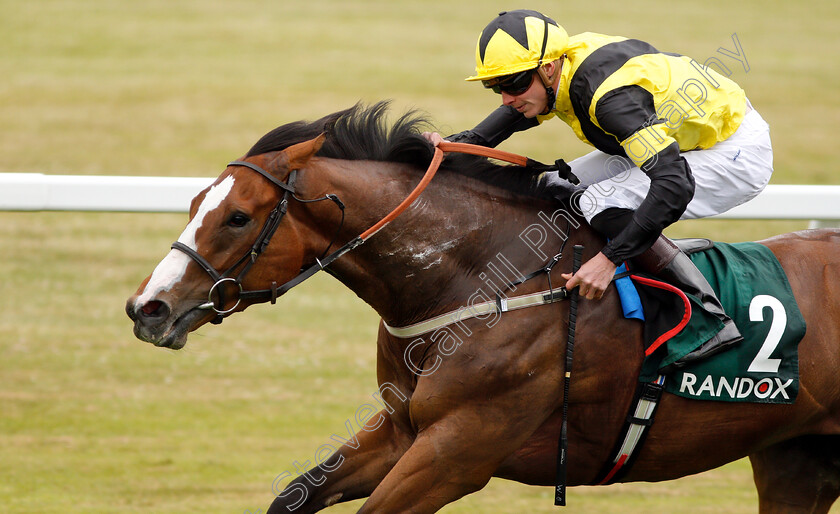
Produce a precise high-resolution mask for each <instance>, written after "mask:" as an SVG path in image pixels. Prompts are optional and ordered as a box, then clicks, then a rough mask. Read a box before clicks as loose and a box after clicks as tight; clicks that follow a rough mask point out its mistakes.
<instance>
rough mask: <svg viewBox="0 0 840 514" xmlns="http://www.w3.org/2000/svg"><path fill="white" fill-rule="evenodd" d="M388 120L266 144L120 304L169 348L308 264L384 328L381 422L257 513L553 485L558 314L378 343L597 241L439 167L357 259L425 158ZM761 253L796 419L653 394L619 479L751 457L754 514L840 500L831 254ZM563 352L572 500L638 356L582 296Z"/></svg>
mask: <svg viewBox="0 0 840 514" xmlns="http://www.w3.org/2000/svg"><path fill="white" fill-rule="evenodd" d="M386 111H387V109H386V106H385V104H384V103H380V104H376V105H373V106H370V107H364V106H356V107H354V108H351V109H348V110H346V111H342V112H338V113H335V114H332V115H329V116H326V117H324V118H322V119H320V120H318V121H316V122H312V123H306V122H296V123H292V124H288V125H284V126H281V127H279V128H277V129H275V130H273V131H271V132H269V133H268V134H266V135H265V136H264V137H263V138H262V139H260V140H259V141H258V142H257V143H256V144H255V145H254V147H253V148H251V150H250V151H249V152H248V153H247V155H245V156H244V157H243V158H242V159H241V160H240V161H236V162H234V163H232V164H231V165H230V166H229V167H228V168H227V169H225V171H224V172H223V173H222V174H221V175H220V176H219V178H218V179H217V180H216V181H215V182H214V183H213V185H211V186H210V187H208V188H207V189H205V190H204V191H202V192H201V193H199V194H198V195H197V196H196V197H195V198H194V199H193V202H192V205H191V208H190V221H189V223H188V225H187V227H186V229H185V230H184V232H183V233H182V234H181V236H180V237H179V239H178V242H176V243H175V244H174V245H173V249H172V250H171V251H170V253H169V254H168V255H167V256H166V257H165V258H164V259H163V260H162V261H161V262H160V264H159V265H158V266H157V267H156V268H155V270H154V271H153V273H152V274H151V275H150V276H149V277H148V278H147V279H146V280H145V281H144V282H143V283H142V284H141V285H140V287H139V288H138V290H137V292H136V294H135V295H133V296H132V297H131V298H130V299H129V300H128V302H127V306H126V310H127V313H128V315H129V317H130V318H131V319H132V320H133V321H134V332H135V334H136V336H137V337H138V338H140V339H142V340H144V341H147V342H150V343H152V344H154V345H156V346H162V347H169V348H174V349H178V348H181V347H182V346H183V345H184V344H185V343H186V340H187V334H188V333H189V332H190V331H193V330H195V329H197V328H198V327H200V326H201V325H203V324H205V323H207V322H219V321H221V319H222V318H223V317H225V316H228V315H230V314H233V313H235V312H239V311H242V310H244V309H245V308H246V307H247V306H248V305H251V304H253V303H256V302H261V301H269V300H270V301H272V302H273V301H274V300H276V298H277V297H278V296H279V295H281V294H282V293H283V292H285V290H287V289H288V287H287V286H288V284H287V282H288V281H294V280H299V279H295V277H299V275H300V273H301V270H318V269H321V268H324V269H326V271H327V272H328V273H330V274H331V275H333V276H334V277H335V278H337V279H338V280H339V281H340V282H342V283H343V284H344V285H345V286H347V287H348V288H350V289H351V290H352V291H353V292H355V293H356V294H357V295H358V296H359V297H360V298H362V299H363V300H364V301H365V302H367V303H368V304H369V305H371V306H372V307H373V308H374V309H375V310H376V312H377V313H378V314H379V315H380V316H381V318H382V321H381V322H380V329H379V334H378V339H377V378H378V382H379V384H380V386H381V392H382V400H383V407H384V408H383V409H382V410H381V411H379V412H367V413H363V414H364V415H363V416H362V421H363V423H365V424H364V426H363V427H362V429H361V430H359V432H358V433H357V434H356V435H355V436H354V437H353V438H352V439H350V440H348V442H347V444H345V445H344V446H343V447H341V448H340V449H338V450H337V451H336V452H335V453H333V454H332V455H331V456H329V457H325V458H324V459H323V460H322V461H321V462H320V464H319V466H316V467H314V468H313V469H311V470H309V471H308V472H307V473H306V474H304V475H301V476H300V477H298V478H297V479H295V480H294V481H292V482H291V483H290V484H288V486H287V488H286V489H285V490H284V491H283V492H281V493H280V494H279V496H277V498H276V499H275V501H274V503H273V504H272V506H271V508H270V512H288V511H294V512H316V511H319V510H321V509H323V508H325V507H328V506H330V505H332V504H334V503H336V502H343V501H348V500H353V499H357V498H365V497H367V498H368V499H367V500H366V502H365V503H364V505H363V506H362V507H361V509H360V511H359V512H388V513H392V512H407V511H411V512H434V511H437V510H438V509H440V508H441V507H443V506H444V505H446V504H448V503H450V502H453V501H455V500H457V499H458V498H460V497H462V496H464V495H466V494H469V493H472V492H474V491H477V490H479V489H481V488H482V487H484V485H485V484H487V482H488V481H489V480H490V478H491V477H494V476H495V477H503V478H506V479H510V480H516V481H519V482H523V483H526V484H534V485H553V483H554V480H555V465H556V456H557V452H558V446H559V445H558V433H559V431H560V427H561V422H562V409H561V404H562V398H563V393H564V391H563V389H564V385H563V384H564V374H565V372H566V369H565V361H564V348H565V345H566V342H567V337H568V333H569V331H568V316H569V309H570V302H568V301H557V302H549V303H547V304H545V305H542V306H537V307H533V308H523V309H519V310H510V311H508V312H505V313H504V314H498V313H495V314H493V313H488V314H483V315H479V316H474V317H471V318H469V319H467V318H466V317H465V318H464V319H460V320H459V321H458V323H457V324H456V325H455V326H452V327H451V330H450V331H449V332H441V331H438V332H435V333H432V334H431V335H429V334H426V335H425V336H423V337H412V338H411V339H407V338H403V337H398V336H395V335H392V333H391V331H389V327H405V326H410V325H412V324H415V323H418V322H422V321H424V320H427V319H429V318H433V317H435V316H438V315H440V314H442V313H447V312H453V311H457V310H458V309H459V308H462V307H464V306H469V305H477V303H478V300H485V299H489V300H491V303H492V300H493V298H494V294H493V290H494V289H496V290H498V289H502V288H503V286H504V284H503V281H502V280H501V278H500V276H505V275H509V274H508V273H507V272H505V271H504V270H505V269H508V270H511V269H516V270H517V271H520V272H521V271H530V270H532V269H539V268H540V267H541V266H543V265H544V263H545V259H546V258H549V259H550V258H551V257H552V256H555V257H557V259H556V262H557V265H556V266H555V267H554V268H553V270H551V272H550V274H541V275H538V276H536V277H535V278H533V279H532V280H529V281H527V282H525V283H522V284H518V285H517V286H515V287H514V289H516V294H527V293H533V292H535V291H543V290H546V289H549V290H553V289H555V288H557V287H559V286H560V285H562V284H563V283H564V281H563V280H562V279H561V278H560V274H561V273H567V272H569V271H570V270H571V269H572V258H571V255H570V248H571V247H572V245H581V246H583V248H584V251H583V258H584V259H587V258H590V257H591V256H592V255H594V254H595V253H596V252H598V251H599V250H600V248H601V247H602V245H603V241H602V240H601V238H600V237H599V236H598V235H597V234H595V233H594V232H593V231H592V230H591V229H590V228H589V227H588V226H587V225H586V223H585V222H583V220H582V218H580V217H579V216H577V214H575V213H574V212H572V211H568V212H567V211H566V210H564V209H562V208H561V209H558V201H557V200H556V199H554V198H553V197H552V196H551V195H550V194H547V193H546V192H545V191H543V190H542V189H541V188H540V187H539V181H538V176H537V175H535V174H534V173H532V172H531V171H529V170H528V169H526V168H522V167H519V166H510V165H500V164H496V163H494V162H491V161H489V160H487V159H484V158H476V157H471V156H451V157H449V158H447V159H446V160H445V161H444V163H443V165H442V166H441V169H440V171H439V172H438V173H437V175H436V176H435V178H434V179H433V180H431V182H429V183H428V186H427V187H426V189H425V191H424V192H423V193H422V195H420V196H419V198H418V199H417V200H416V201H414V202H413V203H412V204H411V206H410V207H409V208H407V209H406V210H405V211H404V212H403V213H402V214H401V215H400V216H398V217H396V218H395V219H393V220H392V221H391V222H390V223H389V224H387V225H385V226H384V227H383V228H381V229H377V230H378V232H377V233H376V234H375V235H374V236H373V237H370V239H369V240H366V241H365V242H364V244H361V243H360V242H359V241H360V240H359V238H358V237H357V236H359V234H362V233H363V232H365V231H369V229H371V227H374V226H375V225H377V223H378V222H379V221H380V220H382V219H383V218H384V217H386V216H387V215H388V213H389V212H390V211H391V209H392V208H393V207H394V206H396V205H397V204H399V203H400V202H401V201H402V200H404V199H405V198H406V197H407V196H408V195H409V194H410V193H411V191H412V188H413V187H414V185H415V184H416V183H417V181H418V178H419V177H420V175H421V173H422V169H423V168H425V166H426V165H427V164H429V161H430V159H431V158H432V155H433V153H432V152H433V149H432V148H431V146H430V145H429V144H428V143H426V142H425V140H423V138H422V137H421V136H420V135H419V131H420V128H419V127H421V126H422V124H423V123H425V122H424V120H422V119H421V117H419V116H416V115H413V114H407V115H405V116H403V117H401V118H399V119H398V120H397V121H396V122H394V123H387V122H385V121H384V117H385V115H386ZM319 200H323V201H319ZM561 203H562V202H561ZM537 226H541V227H543V229H538V228H536V227H537ZM529 230H530V232H528V231H529ZM345 242H350V244H349V245H345V246H344V247H343V250H342V252H340V255H339V256H337V257H335V258H333V259H330V260H329V262H327V258H325V256H326V255H327V254H328V253H329V252H330V251H331V250H335V249H336V248H337V247H339V245H340V244H342V243H345ZM760 243H761V244H763V245H766V246H767V247H769V248H770V249H771V250H772V252H773V253H774V254H775V255H776V256H777V258H778V259H779V261H780V263H781V265H782V267H783V268H784V270H785V271H786V273H787V275H788V278H789V280H790V283H791V288H792V290H793V293H794V295H795V297H796V298H797V301H798V303H799V306H800V309H801V311H802V315H803V317H804V318H805V320H806V322H807V326H808V330H807V334H806V335H805V337H804V339H803V340H802V341H801V343H800V345H799V362H800V377H801V381H800V390H799V395H798V397H797V399H796V401H795V402H794V403H792V404H789V405H763V404H737V405H736V404H731V403H723V402H707V401H697V400H690V399H685V398H681V397H677V396H675V395H670V394H665V395H664V396H663V398H662V400H661V403H660V407H659V411H658V414H657V416H656V422H655V423H654V424H653V425H652V426H651V427H650V430H649V435H648V437H647V440H646V442H645V444H644V446H643V448H642V449H641V452H640V453H639V455H638V458H637V459H636V461H635V463H634V465H633V467H632V468H631V469H630V471H629V472H628V473H627V474H626V475H625V476H624V477H623V478H622V479H621V481H622V482H632V481H662V480H671V479H676V478H679V477H683V476H686V475H690V474H694V473H699V472H702V471H705V470H709V469H712V468H715V467H718V466H721V465H723V464H725V463H728V462H731V461H734V460H736V459H740V458H742V457H744V456H749V458H750V460H751V463H752V466H753V469H754V478H755V483H756V487H757V489H758V495H759V500H760V511H761V512H763V513H768V512H828V510H829V508H830V506H831V504H832V503H833V502H834V500H835V499H836V498H837V497H838V495H840V437H838V434H840V381H838V380H837V374H836V370H837V369H838V368H839V367H840V362H838V360H840V351H838V345H839V344H840V323H838V320H840V309H839V308H838V307H837V303H836V302H834V301H833V299H835V298H838V297H840V285H838V281H837V280H836V277H837V276H838V275H840V251H838V250H840V239H839V238H838V233H837V232H834V231H829V230H814V231H803V232H797V233H792V234H786V235H782V236H777V237H774V238H771V239H768V240H765V241H761V242H760ZM331 255H335V252H333V254H331ZM219 270H225V271H219ZM308 273H309V274H311V273H312V272H311V271H309V272H308ZM520 274H524V273H515V274H514V275H520ZM307 276H308V275H307ZM277 284H285V285H281V286H278V285H277ZM292 285H294V284H292ZM576 334H577V336H576V339H577V348H576V349H575V361H574V366H573V367H574V374H573V379H572V381H571V386H570V390H569V391H568V394H569V402H570V404H569V409H568V419H567V423H568V441H569V447H568V462H569V470H568V483H569V485H571V486H574V485H587V484H591V483H592V482H593V480H595V478H596V475H597V474H598V472H599V469H600V468H601V467H602V465H603V464H604V462H606V461H607V460H608V459H610V458H611V454H610V450H611V448H612V447H613V446H614V443H615V441H616V438H617V437H618V434H619V430H620V429H621V426H622V424H623V423H624V421H625V417H626V415H627V411H628V408H629V406H630V404H631V401H632V399H633V394H634V391H635V388H636V382H637V378H638V376H639V371H640V367H641V365H642V358H643V342H642V328H641V323H639V322H637V321H634V320H627V319H624V318H623V317H622V316H621V315H620V311H619V300H618V295H617V293H616V291H615V288H610V289H609V290H608V293H607V294H606V295H605V296H604V297H603V299H601V300H598V301H587V300H584V299H581V301H580V303H579V306H578V308H577V323H576ZM374 410H375V409H374ZM315 484H318V485H315Z"/></svg>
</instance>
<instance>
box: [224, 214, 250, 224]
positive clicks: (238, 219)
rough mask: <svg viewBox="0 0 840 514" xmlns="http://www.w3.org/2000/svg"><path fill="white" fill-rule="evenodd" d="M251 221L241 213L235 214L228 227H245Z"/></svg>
mask: <svg viewBox="0 0 840 514" xmlns="http://www.w3.org/2000/svg"><path fill="white" fill-rule="evenodd" d="M249 221H251V218H249V217H248V216H246V215H244V214H242V213H241V212H237V213H234V214H233V215H232V216H231V217H230V219H229V220H228V225H230V226H231V227H244V226H245V225H247V224H248V222H249Z"/></svg>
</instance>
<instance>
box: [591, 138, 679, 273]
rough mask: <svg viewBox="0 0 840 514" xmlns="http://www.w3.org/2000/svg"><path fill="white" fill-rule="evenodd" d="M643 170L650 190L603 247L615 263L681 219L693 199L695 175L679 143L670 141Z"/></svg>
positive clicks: (651, 240) (641, 250)
mask: <svg viewBox="0 0 840 514" xmlns="http://www.w3.org/2000/svg"><path fill="white" fill-rule="evenodd" d="M641 169H642V170H643V171H644V172H645V173H646V174H647V176H649V177H650V190H649V191H648V194H647V196H646V197H645V199H644V200H643V201H642V204H641V205H640V206H639V208H638V209H636V212H634V213H633V218H632V219H631V220H630V223H629V224H628V225H627V227H625V228H624V230H622V231H621V232H620V233H619V234H618V235H617V236H616V237H615V238H613V239H612V240H611V241H610V242H609V243H607V246H605V247H604V249H603V250H601V252H602V253H603V254H604V255H605V256H606V257H607V258H608V259H609V260H611V261H612V262H613V263H614V264H621V263H622V262H623V261H625V260H627V259H630V258H632V257H636V256H637V255H640V254H641V253H642V252H644V251H645V250H647V249H648V248H650V246H651V245H652V244H653V243H654V241H656V238H657V237H659V234H661V233H662V230H663V229H664V228H665V227H667V226H668V225H670V224H672V223H674V222H676V221H677V220H679V219H680V216H682V214H683V213H684V212H685V208H686V207H687V206H688V203H689V202H690V201H691V199H692V198H694V177H693V176H692V174H691V168H690V167H689V166H688V161H686V160H685V158H684V157H683V156H682V155H680V148H679V145H678V144H677V143H671V145H669V146H668V147H667V148H665V149H664V150H662V151H661V152H659V153H658V154H656V155H655V156H654V157H652V158H651V159H650V160H648V161H647V162H645V163H644V165H642V168H641Z"/></svg>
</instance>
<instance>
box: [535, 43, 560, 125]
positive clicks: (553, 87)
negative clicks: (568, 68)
mask: <svg viewBox="0 0 840 514" xmlns="http://www.w3.org/2000/svg"><path fill="white" fill-rule="evenodd" d="M565 60H566V54H563V56H562V57H560V59H558V61H559V62H558V64H557V69H555V70H554V76H553V77H552V76H549V74H548V73H547V72H546V71H545V66H540V67H539V68H537V74H538V75H539V76H540V80H542V83H543V86H545V94H546V96H547V97H548V102H547V103H546V106H545V110H544V111H543V112H541V113H540V114H548V113H550V112H551V110H552V109H553V108H554V104H555V103H556V102H557V84H558V82H560V74H561V73H562V71H563V62H564V61H565Z"/></svg>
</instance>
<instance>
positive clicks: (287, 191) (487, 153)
mask: <svg viewBox="0 0 840 514" xmlns="http://www.w3.org/2000/svg"><path fill="white" fill-rule="evenodd" d="M444 152H459V153H467V154H473V155H479V156H483V157H490V158H493V159H498V160H502V161H507V162H510V163H513V164H517V165H519V166H534V165H539V163H537V162H536V161H533V160H531V159H528V158H526V157H523V156H521V155H516V154H512V153H509V152H503V151H501V150H496V149H494V148H487V147H483V146H478V145H471V144H466V143H451V142H448V141H443V142H441V143H440V144H438V145H437V147H436V148H435V150H434V155H433V157H432V161H431V163H430V164H429V167H428V169H427V170H426V173H425V174H424V175H423V178H422V179H421V180H420V182H419V183H418V184H417V186H415V188H414V190H412V191H411V193H409V195H408V196H407V197H406V198H405V199H404V200H403V201H402V202H400V204H399V205H398V206H397V207H395V208H394V209H393V210H392V211H391V212H390V213H388V214H387V215H386V216H385V217H383V218H382V219H380V220H379V221H378V222H377V223H376V224H375V225H373V226H372V227H370V228H369V229H367V230H365V231H364V232H362V233H361V234H359V236H358V237H356V238H354V239H352V240H351V241H349V242H347V243H346V244H345V245H344V246H342V247H341V248H339V249H338V250H336V251H335V252H333V253H331V254H329V255H327V256H326V257H324V258H323V259H315V264H314V265H312V266H310V267H309V268H306V269H302V270H301V272H300V273H299V274H298V275H297V276H296V277H294V278H293V279H291V280H289V281H288V282H286V283H284V284H283V285H281V286H277V283H276V282H272V284H271V288H270V289H259V290H252V291H242V290H241V283H242V278H243V277H244V275H245V274H246V273H247V272H248V270H249V269H250V267H251V266H252V265H253V264H254V262H255V261H256V258H257V257H258V256H259V255H260V254H261V253H262V252H263V250H265V248H266V247H267V246H268V243H269V242H270V240H271V237H272V236H273V235H274V232H275V231H276V230H277V228H278V226H279V224H280V221H281V220H282V219H283V217H284V216H285V214H286V207H287V204H288V198H289V197H292V198H293V199H295V200H298V198H297V197H296V196H295V189H294V177H295V174H296V172H297V170H293V171H292V172H291V174H290V176H289V183H285V182H283V181H281V180H279V179H278V178H276V177H275V176H273V175H272V174H271V173H269V172H267V171H266V170H264V169H262V168H261V167H259V166H257V165H256V164H253V163H250V162H248V161H233V162H231V163H229V164H228V166H243V167H246V168H248V169H250V170H253V171H255V172H257V173H259V174H260V175H262V176H263V177H265V178H266V179H267V180H268V181H269V182H271V183H272V184H274V185H275V186H277V187H279V188H280V189H282V190H283V191H284V195H283V198H282V199H281V201H280V202H279V203H278V205H277V207H275V209H274V210H273V211H272V212H271V214H270V215H269V217H268V218H267V219H266V222H265V224H264V225H263V229H262V231H261V233H260V235H259V236H258V237H257V240H256V241H255V243H254V244H253V246H252V247H251V250H250V252H249V253H247V254H245V255H243V256H242V258H240V259H239V260H238V261H237V262H236V263H235V264H234V265H233V266H231V268H230V269H228V270H227V271H225V272H224V273H219V271H217V270H216V269H215V268H214V267H213V266H212V265H211V264H210V263H209V262H208V261H207V259H205V258H204V257H202V256H201V255H199V253H198V252H197V251H195V250H193V249H192V248H190V247H189V246H187V245H185V244H183V243H180V242H175V243H173V244H172V248H173V249H175V250H179V251H181V252H184V253H185V254H187V255H188V256H189V257H190V258H192V259H193V261H195V262H196V263H197V264H198V265H199V266H200V267H201V268H202V269H203V270H204V271H205V272H207V274H208V275H210V277H211V278H212V279H213V281H214V285H213V288H211V290H210V292H211V294H212V292H213V290H214V289H216V288H217V287H218V286H219V284H220V282H221V281H232V282H234V283H235V284H236V285H239V287H240V292H239V297H238V299H237V300H238V301H237V304H236V305H237V306H238V305H239V302H240V301H241V300H249V301H253V302H268V301H270V302H272V303H274V301H275V300H276V299H277V298H278V297H279V296H282V295H283V294H284V293H286V292H287V291H288V290H290V289H292V288H293V287H295V286H297V285H298V284H300V283H302V282H303V281H305V280H306V279H308V278H309V277H311V276H313V275H314V274H315V273H317V272H318V271H320V270H322V269H324V268H326V267H327V266H329V265H330V264H331V263H332V262H333V261H335V260H336V259H338V258H339V257H341V256H342V255H344V254H346V253H347V252H349V251H351V250H353V249H354V248H356V247H358V246H359V245H361V244H362V243H364V242H365V241H367V239H368V238H370V237H371V236H373V235H374V234H376V233H377V232H379V231H380V230H381V229H382V228H383V227H385V225H387V224H388V223H390V222H391V221H393V220H394V219H395V218H396V217H397V216H399V215H400V214H402V213H403V212H404V211H405V210H406V209H408V207H409V206H410V205H411V204H412V203H413V202H414V200H416V199H417V197H418V196H420V194H421V193H422V192H423V191H424V190H425V189H426V186H428V185H429V183H430V182H431V180H432V178H433V177H434V176H435V173H436V172H437V170H438V168H439V167H440V163H441V162H442V161H443V154H444ZM540 166H542V165H540ZM323 199H330V200H333V201H334V202H336V204H337V205H338V206H339V207H340V208H342V212H343V207H344V206H343V204H342V203H341V201H340V200H338V198H337V197H336V196H335V195H327V196H325V197H324V198H323ZM342 219H343V218H342ZM249 259H250V261H249ZM243 262H245V266H244V267H243V269H242V270H241V271H240V273H239V274H238V275H237V276H236V277H232V276H231V275H230V274H231V273H232V272H233V271H234V270H235V269H236V268H237V267H239V266H240V265H242V263H243ZM218 289H219V295H220V303H221V304H222V305H220V308H217V307H215V304H214V302H213V299H212V298H208V302H207V303H205V304H202V305H200V306H199V307H198V308H200V309H213V310H215V311H216V312H217V314H219V316H218V317H217V318H216V320H215V322H216V323H219V322H221V319H222V318H223V317H224V316H226V315H228V314H230V313H232V312H233V311H234V310H235V308H236V306H234V308H231V309H227V310H224V311H222V310H220V309H224V300H223V298H222V296H221V295H222V291H221V288H218ZM565 294H566V293H565V289H561V290H560V291H557V292H553V291H543V292H542V293H536V294H535V295H528V296H529V297H532V296H533V297H535V298H536V297H537V296H541V297H545V298H548V300H545V299H543V300H542V301H541V303H551V302H552V301H556V300H558V299H562V298H565ZM561 296H562V298H561ZM491 303H493V304H494V308H495V306H496V305H495V304H496V303H497V302H491ZM514 305H516V302H514ZM534 305H536V304H534ZM525 306H526V307H527V306H530V305H525ZM512 308H521V307H518V306H515V307H512ZM505 310H506V309H505ZM386 326H387V325H386Z"/></svg>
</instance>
